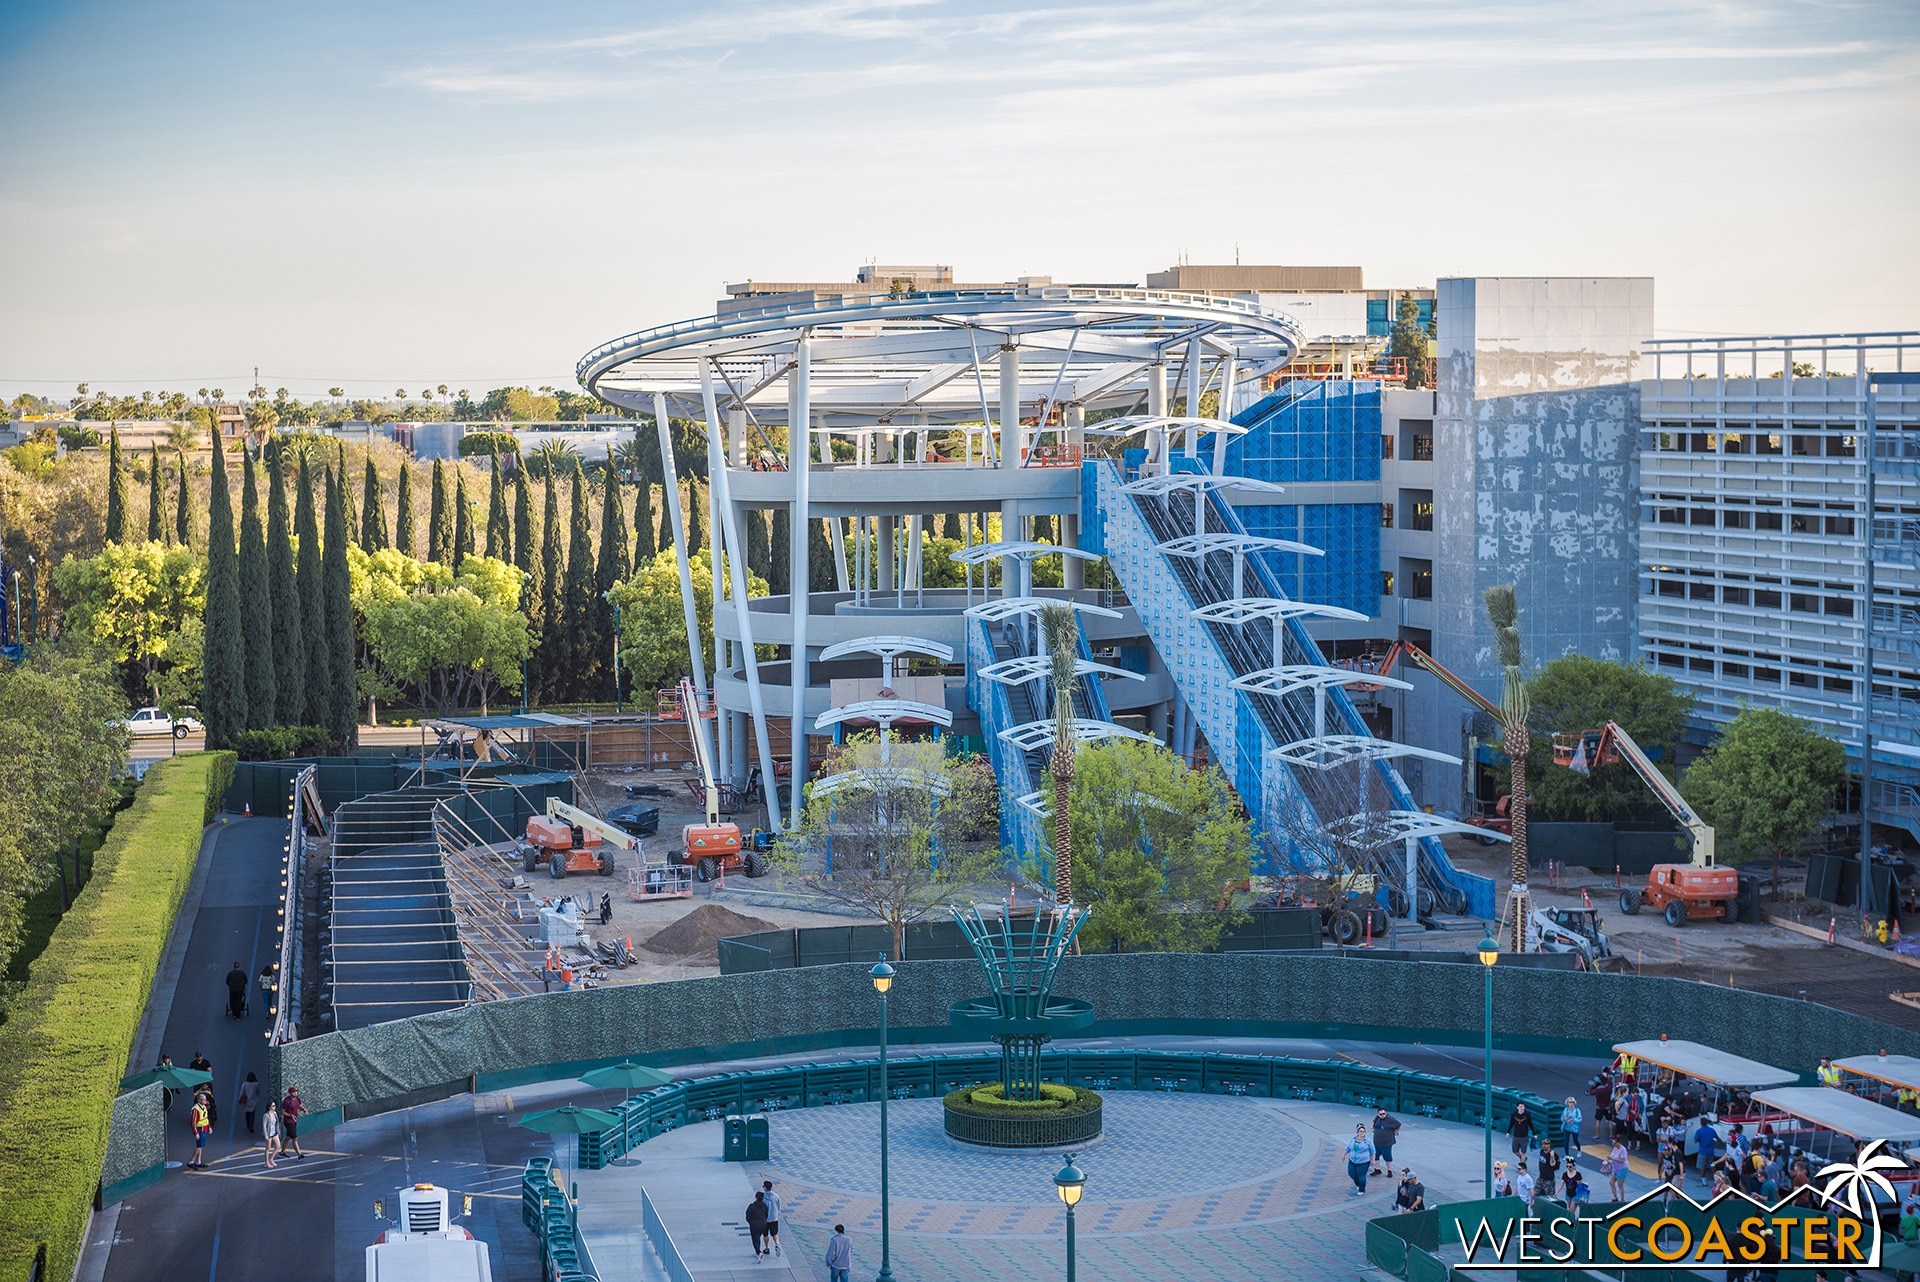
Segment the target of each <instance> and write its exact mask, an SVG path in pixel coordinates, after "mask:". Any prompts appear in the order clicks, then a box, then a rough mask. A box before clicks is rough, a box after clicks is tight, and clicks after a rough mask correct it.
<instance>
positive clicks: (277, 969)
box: [249, 766, 319, 1046]
mask: <svg viewBox="0 0 1920 1282" xmlns="http://www.w3.org/2000/svg"><path fill="white" fill-rule="evenodd" d="M318 775H319V767H317V766H308V767H307V768H306V769H305V770H302V771H300V772H299V773H298V774H296V775H294V776H293V779H292V781H291V783H290V785H289V786H290V787H291V788H292V789H293V793H292V796H291V797H289V798H288V801H287V851H286V854H287V859H286V864H285V872H286V879H285V884H284V885H283V886H282V888H281V896H282V901H281V904H280V960H279V961H278V962H277V963H275V965H274V975H273V980H274V989H273V993H274V1003H273V1028H272V1030H271V1031H270V1032H269V1033H268V1034H267V1041H268V1043H269V1044H270V1045H273V1046H279V1045H282V1044H283V1043H286V1042H290V1041H292V1040H293V1039H294V1038H295V1037H298V1036H299V1034H300V984H301V980H302V979H303V978H304V976H303V974H302V971H303V970H304V969H305V968H304V967H303V966H302V965H301V962H300V937H301V932H302V930H303V928H304V924H305V923H304V922H303V920H302V900H301V895H300V882H301V878H302V877H303V875H304V874H305V872H306V867H307V796H306V792H307V789H308V788H309V787H311V786H313V784H314V781H315V780H316V779H317V778H318ZM249 978H251V977H249Z"/></svg>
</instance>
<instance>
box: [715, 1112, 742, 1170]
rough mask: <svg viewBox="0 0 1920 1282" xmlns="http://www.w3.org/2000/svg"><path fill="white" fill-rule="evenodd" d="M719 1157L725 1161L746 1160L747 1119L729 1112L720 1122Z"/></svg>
mask: <svg viewBox="0 0 1920 1282" xmlns="http://www.w3.org/2000/svg"><path fill="white" fill-rule="evenodd" d="M720 1136H721V1139H720V1157H721V1160H723V1161H727V1162H744V1161H746V1160H747V1119H746V1118H745V1117H742V1116H740V1115H739V1114H737V1113H735V1114H730V1115H729V1116H728V1117H727V1118H726V1120H725V1121H723V1122H721V1124H720Z"/></svg>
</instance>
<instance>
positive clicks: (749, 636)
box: [700, 359, 781, 832]
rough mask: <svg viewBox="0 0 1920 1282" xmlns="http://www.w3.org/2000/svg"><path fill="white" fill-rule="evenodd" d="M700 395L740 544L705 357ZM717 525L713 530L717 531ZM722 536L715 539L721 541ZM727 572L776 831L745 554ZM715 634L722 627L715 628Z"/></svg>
mask: <svg viewBox="0 0 1920 1282" xmlns="http://www.w3.org/2000/svg"><path fill="white" fill-rule="evenodd" d="M700 396H701V399H702V401H704V402H705V404H706V410H707V432H708V436H707V440H708V443H709V444H708V448H707V454H708V457H709V458H710V459H711V460H712V461H713V465H714V471H715V473H716V474H715V475H714V476H713V477H712V478H711V479H712V481H713V486H712V488H713V490H714V494H715V498H716V503H715V506H716V507H718V508H719V509H720V519H721V521H722V522H723V523H724V524H725V527H726V540H727V546H728V547H730V548H738V547H740V546H741V543H740V530H739V526H738V525H737V524H736V522H735V520H734V510H733V499H732V496H731V493H730V490H729V487H728V485H727V469H726V466H725V465H724V463H723V462H722V460H721V457H720V441H719V439H718V436H717V433H718V432H719V429H720V415H719V412H718V410H717V408H716V407H715V405H714V401H713V364H712V362H711V361H708V360H705V359H702V360H701V362H700ZM719 532H720V530H719V528H718V527H716V528H715V530H714V533H716V534H718V533H719ZM718 541H719V540H717V539H716V540H715V542H716V543H718ZM727 561H728V573H729V576H730V577H731V579H732V581H733V613H734V619H735V622H736V623H737V624H738V626H739V629H740V646H741V654H742V661H743V663H744V666H745V667H746V670H747V702H748V703H749V704H751V705H752V707H753V728H754V732H755V736H756V737H757V738H758V740H759V743H760V778H761V780H762V783H763V785H764V787H763V791H764V792H765V793H766V798H767V826H768V827H769V828H771V829H772V830H773V831H774V832H779V831H780V830H781V824H780V787H779V778H780V777H779V776H778V775H777V774H775V773H774V770H773V741H772V740H771V739H770V738H768V736H767V708H766V704H765V703H764V702H763V701H762V700H761V697H760V660H759V657H758V656H757V655H756V654H755V653H754V650H753V619H752V617H751V616H752V612H751V611H750V610H748V609H747V566H746V558H745V557H744V556H739V555H735V556H730V557H728V558H727ZM713 609H714V616H715V617H716V618H718V617H719V612H720V595H719V593H718V592H716V593H715V594H714V598H713ZM714 633H715V636H716V637H717V636H718V635H719V629H718V628H715V629H714ZM716 702H717V700H716Z"/></svg>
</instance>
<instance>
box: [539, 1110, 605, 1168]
mask: <svg viewBox="0 0 1920 1282" xmlns="http://www.w3.org/2000/svg"><path fill="white" fill-rule="evenodd" d="M619 1124H620V1119H619V1118H617V1117H615V1116H614V1115H613V1114H612V1113H608V1112H605V1111H604V1110H602V1109H597V1108H581V1107H580V1106H578V1105H577V1104H568V1105H565V1106H564V1107H561V1108H550V1109H548V1110H547V1111H546V1112H544V1113H528V1114H527V1115H526V1116H525V1117H523V1118H521V1119H520V1125H522V1126H524V1127H526V1128H527V1129H528V1130H530V1131H539V1132H540V1133H541V1134H543V1135H588V1134H592V1133H593V1132H595V1131H604V1130H608V1129H610V1128H612V1127H615V1126H618V1125H619ZM573 1151H574V1161H573V1165H574V1166H575V1167H578V1166H579V1165H580V1142H579V1141H578V1140H575V1141H574V1150H573Z"/></svg>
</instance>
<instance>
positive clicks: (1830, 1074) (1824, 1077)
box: [1820, 1059, 1840, 1091]
mask: <svg viewBox="0 0 1920 1282" xmlns="http://www.w3.org/2000/svg"><path fill="white" fill-rule="evenodd" d="M1820 1084H1821V1085H1822V1086H1831V1087H1833V1089H1835V1090H1836V1091H1837V1090H1839V1089H1840V1070H1839V1069H1837V1068H1835V1067H1834V1066H1833V1061H1832V1060H1830V1059H1823V1060H1821V1061H1820Z"/></svg>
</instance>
